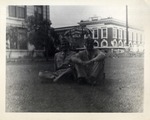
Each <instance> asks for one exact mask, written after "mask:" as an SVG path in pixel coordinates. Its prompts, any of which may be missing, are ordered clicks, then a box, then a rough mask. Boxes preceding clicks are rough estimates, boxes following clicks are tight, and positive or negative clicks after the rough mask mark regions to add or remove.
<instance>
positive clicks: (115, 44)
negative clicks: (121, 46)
mask: <svg viewBox="0 0 150 120" xmlns="http://www.w3.org/2000/svg"><path fill="white" fill-rule="evenodd" d="M111 44H112V46H113V47H117V46H118V43H117V40H116V39H114V40H113V41H111Z"/></svg>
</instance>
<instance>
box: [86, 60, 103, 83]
mask: <svg viewBox="0 0 150 120" xmlns="http://www.w3.org/2000/svg"><path fill="white" fill-rule="evenodd" d="M88 74H89V82H91V83H93V84H96V83H97V82H98V80H99V81H100V80H102V79H103V78H104V60H103V61H100V62H95V63H94V64H93V66H92V65H91V66H89V69H88Z"/></svg>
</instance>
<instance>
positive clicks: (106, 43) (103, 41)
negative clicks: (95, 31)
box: [101, 39, 108, 47]
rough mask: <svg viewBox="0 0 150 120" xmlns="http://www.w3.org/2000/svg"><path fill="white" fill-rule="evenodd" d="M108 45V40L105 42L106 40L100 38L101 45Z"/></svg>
mask: <svg viewBox="0 0 150 120" xmlns="http://www.w3.org/2000/svg"><path fill="white" fill-rule="evenodd" d="M107 46H108V42H107V40H105V39H104V40H102V42H101V47H107Z"/></svg>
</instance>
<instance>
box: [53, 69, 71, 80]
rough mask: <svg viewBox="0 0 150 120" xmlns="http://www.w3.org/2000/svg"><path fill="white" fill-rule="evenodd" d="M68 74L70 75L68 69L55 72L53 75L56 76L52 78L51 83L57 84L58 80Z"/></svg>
mask: <svg viewBox="0 0 150 120" xmlns="http://www.w3.org/2000/svg"><path fill="white" fill-rule="evenodd" d="M70 73H72V69H71V68H68V69H63V70H62V71H61V70H60V71H56V73H55V74H57V76H56V77H55V78H54V80H53V82H57V81H58V80H60V79H61V78H62V77H64V76H65V75H67V74H68V75H69V74H70Z"/></svg>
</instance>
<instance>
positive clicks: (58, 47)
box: [3, 0, 150, 120]
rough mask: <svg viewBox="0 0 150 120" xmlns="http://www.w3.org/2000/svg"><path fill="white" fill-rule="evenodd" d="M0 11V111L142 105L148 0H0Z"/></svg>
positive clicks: (116, 109) (128, 109)
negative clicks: (0, 50) (0, 21)
mask: <svg viewBox="0 0 150 120" xmlns="http://www.w3.org/2000/svg"><path fill="white" fill-rule="evenodd" d="M109 1H110V0H109ZM116 1H117V0H116ZM91 3H92V1H91ZM107 3H108V4H107ZM4 12H5V13H6V15H5V18H4V19H5V22H6V24H5V25H4V27H5V35H4V36H5V37H4V38H5V40H3V41H4V42H3V43H4V44H5V45H4V47H5V48H4V51H5V54H4V57H5V80H4V83H5V86H4V87H5V95H4V96H5V104H4V106H5V108H4V109H5V111H4V112H5V113H6V114H7V113H11V114H13V113H31V114H32V113H36V114H37V113H40V114H42V113H49V114H52V113H68V114H69V113H80V114H84V113H86V114H88V115H90V114H91V113H96V114H97V115H99V114H103V113H115V114H117V113H129V114H130V115H132V114H133V113H135V114H137V113H139V114H144V112H145V111H146V110H147V109H145V106H146V103H148V101H147V99H146V97H145V94H147V96H148V95H149V94H148V93H149V92H147V91H145V90H149V89H148V88H147V87H146V86H145V84H149V82H148V81H147V80H146V79H148V78H147V77H146V76H145V75H146V72H145V69H146V68H145V64H146V63H147V60H149V58H148V57H146V56H147V55H148V54H149V52H147V49H146V48H147V46H148V42H147V41H148V40H149V37H148V35H149V31H148V30H149V29H148V23H149V20H150V2H148V1H147V0H137V1H136V2H135V1H134V2H131V1H130V2H124V3H123V2H118V3H117V2H112V3H111V2H104V1H103V2H102V3H101V2H100V1H99V2H98V4H94V3H92V4H86V3H85V4H83V3H82V4H51V3H48V2H47V3H46V4H29V5H27V4H7V5H6V6H5V11H4ZM14 118H15V117H14ZM4 119H5V118H4ZM47 119H48V118H47ZM84 119H85V118H84ZM87 119H90V118H87ZM91 119H93V118H91ZM94 119H96V118H94ZM111 119H114V118H111ZM134 119H135V118H134ZM137 119H138V118H136V120H137ZM139 119H140V120H142V119H144V120H148V119H149V117H148V116H147V118H145V117H143V118H142V116H140V117H139Z"/></svg>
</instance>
